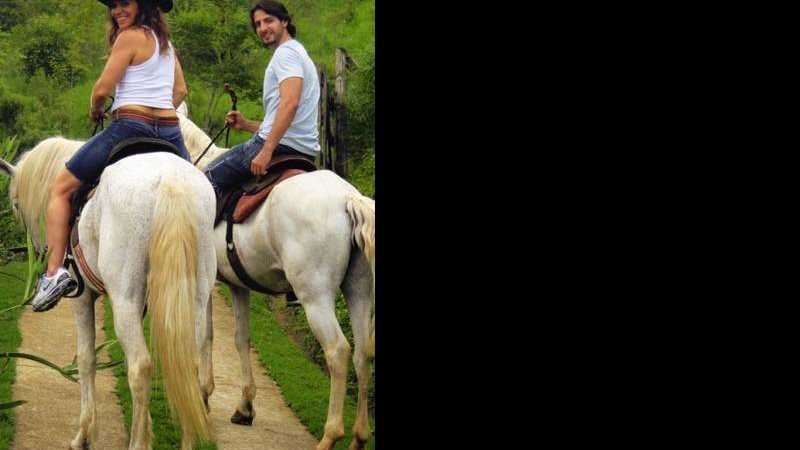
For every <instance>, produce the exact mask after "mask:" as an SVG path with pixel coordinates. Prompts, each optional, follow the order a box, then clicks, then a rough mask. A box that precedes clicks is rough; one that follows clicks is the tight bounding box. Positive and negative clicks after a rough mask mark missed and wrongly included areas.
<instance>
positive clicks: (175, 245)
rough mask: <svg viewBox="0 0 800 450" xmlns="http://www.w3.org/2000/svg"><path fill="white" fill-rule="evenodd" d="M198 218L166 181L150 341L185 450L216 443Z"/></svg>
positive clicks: (155, 240) (155, 252) (182, 190)
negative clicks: (203, 385) (200, 366)
mask: <svg viewBox="0 0 800 450" xmlns="http://www.w3.org/2000/svg"><path fill="white" fill-rule="evenodd" d="M196 217H197V214H196V211H195V207H194V205H193V203H192V196H191V193H190V191H189V189H188V188H186V187H183V186H181V185H178V184H176V183H173V182H170V181H167V180H162V182H161V183H160V185H159V186H158V189H157V194H156V202H155V216H154V223H153V236H152V239H151V241H150V272H149V274H148V275H147V304H148V307H149V309H150V311H151V314H152V321H151V325H150V327H151V328H150V335H151V339H152V341H153V345H154V347H155V353H156V355H157V358H158V359H159V360H160V361H161V367H162V372H163V381H164V391H165V392H166V396H167V400H168V402H169V406H170V410H171V411H172V418H173V420H177V421H178V422H179V423H180V425H181V428H182V431H183V433H182V434H183V440H184V442H183V445H184V446H186V445H189V446H190V447H191V443H192V442H193V441H194V438H195V437H198V438H199V439H201V440H212V439H213V435H212V431H211V426H210V423H209V419H208V415H207V414H206V409H205V405H204V404H203V396H202V394H201V390H200V383H199V379H198V375H197V361H198V355H197V346H196V343H195V329H194V317H195V311H194V302H195V294H196V292H195V286H196V285H197V266H198V256H197V253H198V252H197V234H198V232H197V225H196V223H195V222H196ZM187 440H188V441H190V442H188V443H187V442H186V441H187Z"/></svg>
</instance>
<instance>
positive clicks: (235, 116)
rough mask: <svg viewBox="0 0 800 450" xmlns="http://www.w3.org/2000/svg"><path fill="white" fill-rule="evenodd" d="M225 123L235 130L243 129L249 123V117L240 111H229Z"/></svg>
mask: <svg viewBox="0 0 800 450" xmlns="http://www.w3.org/2000/svg"><path fill="white" fill-rule="evenodd" d="M225 123H227V124H228V125H230V127H231V128H233V129H234V130H242V129H244V126H245V124H246V123H247V119H245V118H244V116H243V115H242V113H240V112H239V111H229V112H228V115H227V116H225Z"/></svg>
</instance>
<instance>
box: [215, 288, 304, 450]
mask: <svg viewBox="0 0 800 450" xmlns="http://www.w3.org/2000/svg"><path fill="white" fill-rule="evenodd" d="M213 301H214V312H213V313H212V314H213V316H214V349H213V358H214V384H215V385H216V389H215V391H214V394H213V395H211V401H210V402H211V419H212V420H213V421H214V432H215V433H216V434H217V448H219V450H252V449H259V450H312V449H313V448H314V446H315V445H316V444H317V441H316V439H315V438H314V437H313V436H311V434H310V433H309V432H308V431H307V430H306V428H305V426H303V424H302V423H300V420H298V419H297V417H296V416H295V415H294V413H293V412H292V410H291V409H289V407H288V406H286V402H285V401H284V399H283V396H282V395H281V393H280V389H279V388H278V386H277V385H276V384H275V382H274V381H273V380H272V378H271V377H269V376H267V375H266V371H265V370H264V366H262V365H261V362H259V360H258V354H257V353H256V352H255V350H253V349H250V363H251V364H252V366H253V378H254V379H255V382H256V388H257V389H258V392H257V394H256V399H255V401H254V402H253V408H255V410H256V418H255V419H254V420H253V425H252V426H241V425H234V424H232V423H231V422H230V417H231V414H233V410H234V409H235V408H236V405H237V404H238V403H239V398H240V397H241V393H242V390H241V387H240V381H239V373H240V370H239V357H238V356H237V353H236V347H235V346H234V343H233V325H234V321H233V310H232V309H231V308H230V307H229V306H228V305H227V304H225V300H224V299H223V298H222V297H221V296H220V295H219V294H218V293H217V292H214V300H213Z"/></svg>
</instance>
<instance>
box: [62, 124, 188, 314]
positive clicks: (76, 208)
mask: <svg viewBox="0 0 800 450" xmlns="http://www.w3.org/2000/svg"><path fill="white" fill-rule="evenodd" d="M152 152H167V153H174V154H175V155H178V156H181V153H180V150H178V147H176V146H175V145H174V144H172V143H170V142H168V141H165V140H163V139H157V138H149V137H137V138H130V139H125V140H124V141H122V142H120V143H119V144H117V145H115V146H114V148H112V149H111V153H109V155H108V159H107V160H106V164H105V166H104V167H103V170H105V167H108V166H110V165H111V164H114V163H115V162H118V161H119V160H121V159H123V158H127V157H129V156H133V155H141V154H144V153H152ZM181 158H182V156H181ZM102 174H103V172H102V171H101V172H100V174H98V175H97V178H95V179H94V180H91V181H90V182H86V183H82V184H81V185H80V186H79V187H78V189H77V190H76V191H75V193H74V194H73V195H72V204H71V211H70V215H69V231H68V234H69V236H70V242H69V245H67V259H66V263H65V267H66V268H67V269H69V266H70V265H72V266H74V267H75V276H76V278H77V282H78V288H77V290H76V291H75V293H72V294H70V295H65V296H64V297H69V298H73V297H78V296H79V295H81V294H82V293H83V290H84V282H83V278H82V277H81V273H83V274H84V275H85V276H86V278H88V279H89V282H90V283H91V284H92V285H93V286H94V287H95V288H96V289H97V290H98V291H99V292H100V293H103V294H104V293H105V286H103V282H102V281H100V278H99V277H97V275H95V274H94V273H93V272H92V271H91V269H90V268H89V265H88V264H87V263H86V260H85V259H84V257H83V251H82V250H81V246H80V239H79V236H78V228H77V227H75V224H76V223H77V222H78V220H79V219H80V216H81V212H82V211H83V207H84V206H86V202H88V201H89V199H90V198H92V195H93V194H94V190H95V188H96V187H97V183H98V181H99V180H100V176H101V175H102ZM73 252H74V254H73ZM76 261H77V263H76Z"/></svg>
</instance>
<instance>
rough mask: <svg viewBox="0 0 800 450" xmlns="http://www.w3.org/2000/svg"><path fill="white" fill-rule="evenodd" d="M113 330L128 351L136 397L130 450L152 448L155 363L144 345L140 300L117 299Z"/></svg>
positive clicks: (114, 302)
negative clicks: (151, 401) (151, 405)
mask: <svg viewBox="0 0 800 450" xmlns="http://www.w3.org/2000/svg"><path fill="white" fill-rule="evenodd" d="M112 303H113V306H114V330H115V331H116V332H117V339H118V340H119V343H120V345H121V346H122V350H123V352H125V360H126V362H127V368H128V387H130V390H131V397H132V400H133V402H132V403H133V418H132V421H131V422H132V423H131V428H130V431H131V440H130V444H129V446H128V449H129V450H139V449H151V448H152V442H153V423H152V419H151V417H150V387H151V385H152V381H153V373H154V364H153V358H152V357H151V356H150V352H149V351H148V350H147V346H146V344H145V338H144V331H143V330H142V320H141V311H142V309H141V308H142V307H141V302H139V303H138V306H137V303H136V302H133V301H130V300H127V299H124V298H120V299H117V300H114V299H113V297H112Z"/></svg>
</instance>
